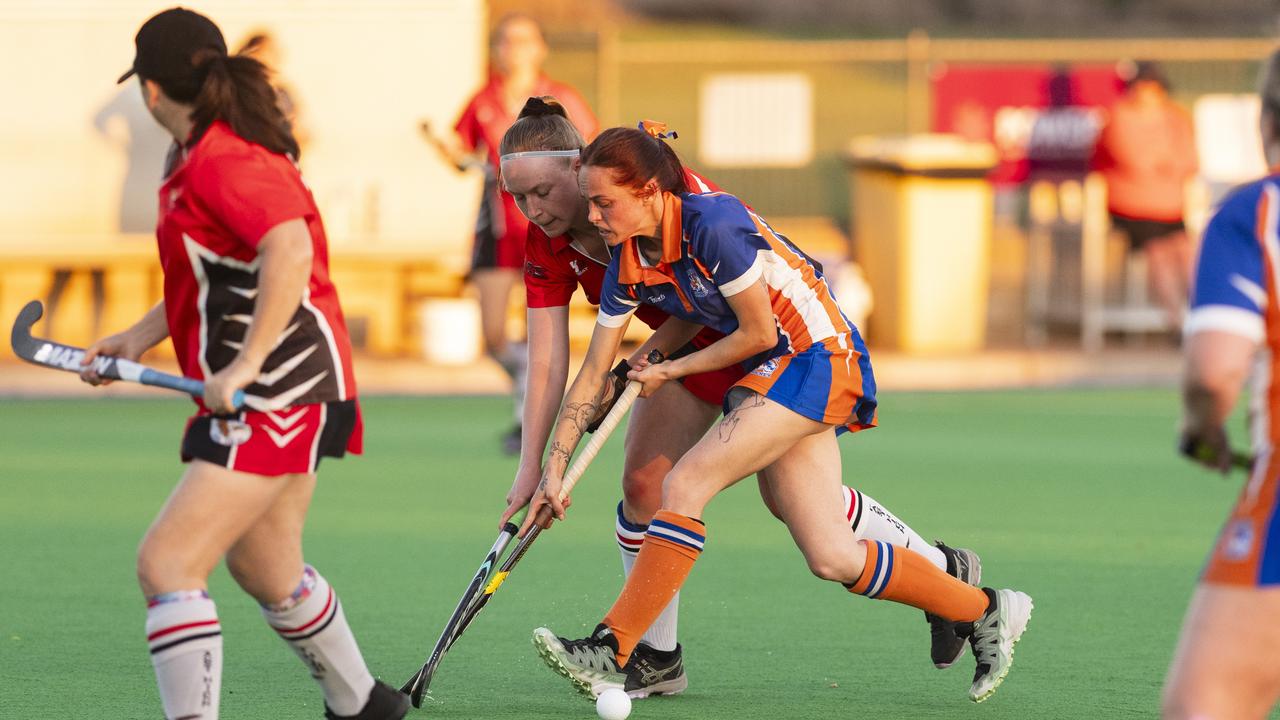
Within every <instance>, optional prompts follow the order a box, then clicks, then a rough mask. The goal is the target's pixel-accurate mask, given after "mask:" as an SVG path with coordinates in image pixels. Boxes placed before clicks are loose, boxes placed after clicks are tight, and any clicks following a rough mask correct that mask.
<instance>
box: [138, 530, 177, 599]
mask: <svg viewBox="0 0 1280 720" xmlns="http://www.w3.org/2000/svg"><path fill="white" fill-rule="evenodd" d="M136 572H137V575H138V586H139V587H141V588H142V592H143V593H144V594H146V595H154V594H156V593H159V592H168V591H169V590H175V589H183V588H182V587H180V586H182V585H183V583H184V581H186V580H187V579H188V578H187V576H188V573H187V572H186V568H185V567H184V566H183V563H182V562H181V561H180V560H179V559H178V558H176V557H174V556H173V555H172V554H171V553H166V552H164V551H163V549H162V548H159V547H157V546H156V545H154V544H151V543H147V542H143V544H142V546H141V547H139V548H138V558H137V566H136Z"/></svg>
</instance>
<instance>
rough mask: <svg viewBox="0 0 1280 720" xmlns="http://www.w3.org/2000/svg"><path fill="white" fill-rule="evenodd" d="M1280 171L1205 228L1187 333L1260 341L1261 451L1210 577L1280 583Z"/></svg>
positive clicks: (1256, 398)
mask: <svg viewBox="0 0 1280 720" xmlns="http://www.w3.org/2000/svg"><path fill="white" fill-rule="evenodd" d="M1278 237H1280V175H1272V176H1270V177H1267V178H1264V179H1262V180H1259V181H1257V182H1253V183H1250V184H1248V185H1245V186H1243V187H1241V188H1239V189H1237V190H1236V191H1235V192H1233V193H1232V194H1231V195H1229V196H1228V197H1227V199H1226V200H1225V201H1224V202H1223V203H1222V205H1221V206H1220V207H1219V208H1218V210H1217V212H1216V213H1215V214H1214V216H1213V218H1212V219H1211V220H1210V222H1209V225H1208V227H1207V228H1206V229H1205V233H1204V239H1203V240H1202V243H1201V247H1200V257H1199V259H1198V261H1197V263H1196V277H1195V286H1194V289H1193V290H1192V297H1191V310H1190V313H1188V315H1187V321H1186V325H1185V328H1184V334H1185V335H1186V336H1188V337H1190V336H1192V335H1194V334H1196V333H1199V332H1203V331H1206V330H1213V331H1219V332H1227V333H1231V334H1233V335H1238V336H1240V337H1244V338H1247V339H1249V340H1253V341H1254V342H1256V343H1258V346H1259V350H1260V352H1259V355H1258V364H1257V369H1256V371H1255V373H1254V377H1253V398H1252V401H1251V402H1250V406H1249V410H1250V412H1249V426H1250V431H1251V434H1252V444H1253V451H1254V453H1255V455H1256V456H1257V458H1258V459H1257V462H1256V463H1255V464H1254V468H1253V471H1252V473H1251V475H1250V478H1249V481H1248V482H1247V483H1246V485H1245V487H1244V489H1243V490H1242V491H1241V494H1240V497H1239V499H1238V501H1237V503H1236V506H1235V508H1234V510H1233V511H1232V515H1231V517H1230V519H1229V520H1228V521H1227V524H1226V526H1225V527H1224V528H1223V531H1222V534H1221V535H1220V537H1219V539H1218V543H1217V546H1216V548H1215V550H1214V553H1213V555H1212V556H1211V558H1210V561H1209V564H1208V566H1207V567H1206V569H1205V575H1204V580H1205V581H1206V582H1210V583H1225V584H1235V585H1250V586H1252V585H1275V584H1280V512H1278V511H1280V505H1278V501H1280V494H1278V492H1277V491H1278V490H1280V459H1278V458H1277V457H1276V454H1275V452H1274V448H1275V447H1276V445H1277V441H1280V423H1278V422H1277V419H1276V418H1277V417H1278V416H1280V385H1278V384H1277V378H1280V240H1278Z"/></svg>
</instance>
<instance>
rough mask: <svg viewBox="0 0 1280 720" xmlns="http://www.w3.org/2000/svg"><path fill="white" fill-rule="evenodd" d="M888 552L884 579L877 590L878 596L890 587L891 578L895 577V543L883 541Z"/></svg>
mask: <svg viewBox="0 0 1280 720" xmlns="http://www.w3.org/2000/svg"><path fill="white" fill-rule="evenodd" d="M881 545H883V546H884V548H883V549H884V551H885V553H886V554H887V556H886V557H885V562H884V579H883V580H881V581H880V589H879V590H877V591H876V597H880V595H881V593H883V592H884V589H885V588H887V587H889V580H890V579H891V578H892V577H893V545H890V544H889V543H881Z"/></svg>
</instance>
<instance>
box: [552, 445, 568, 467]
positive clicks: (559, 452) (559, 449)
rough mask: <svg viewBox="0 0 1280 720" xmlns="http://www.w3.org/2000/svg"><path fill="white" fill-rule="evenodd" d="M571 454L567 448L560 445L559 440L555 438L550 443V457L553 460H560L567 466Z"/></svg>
mask: <svg viewBox="0 0 1280 720" xmlns="http://www.w3.org/2000/svg"><path fill="white" fill-rule="evenodd" d="M571 456H572V453H570V452H569V448H567V447H565V446H564V445H562V444H561V443H560V441H558V440H557V441H555V442H552V443H551V458H552V459H553V460H555V459H558V460H561V461H563V462H564V464H565V467H568V466H569V458H570V457H571Z"/></svg>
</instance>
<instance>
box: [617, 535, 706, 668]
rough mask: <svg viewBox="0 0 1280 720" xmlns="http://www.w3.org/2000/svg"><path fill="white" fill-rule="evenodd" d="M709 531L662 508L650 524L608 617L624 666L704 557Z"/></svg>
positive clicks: (621, 663)
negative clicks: (694, 565) (703, 548)
mask: <svg viewBox="0 0 1280 720" xmlns="http://www.w3.org/2000/svg"><path fill="white" fill-rule="evenodd" d="M706 532H707V526H706V525H704V524H703V523H702V521H701V520H696V519H694V518H691V517H685V516H684V515H680V514H678V513H673V512H668V511H666V510H659V511H658V512H657V514H655V515H654V516H653V520H651V521H650V522H649V530H648V532H646V533H645V537H644V544H642V545H641V546H640V553H639V554H638V555H636V564H635V566H634V567H632V568H631V574H630V575H628V576H627V583H626V585H624V586H623V587H622V594H621V595H619V596H618V600H617V602H615V603H614V604H613V607H612V608H610V609H609V614H608V615H605V617H604V624H605V625H608V626H609V629H610V630H612V631H613V635H614V637H616V638H617V640H618V664H619V665H626V664H627V659H628V658H630V657H631V651H632V650H634V649H635V647H636V643H638V642H640V637H641V636H643V635H644V633H645V631H646V630H648V629H649V626H650V625H652V624H653V621H654V620H656V619H658V615H660V614H662V610H663V608H665V607H666V606H667V603H669V602H671V598H673V597H675V594H676V593H677V592H678V591H679V590H680V586H681V585H684V580H685V578H686V577H688V576H689V571H690V570H692V569H693V563H694V561H695V560H697V559H698V556H699V555H701V554H702V544H703V542H705V541H706Z"/></svg>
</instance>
